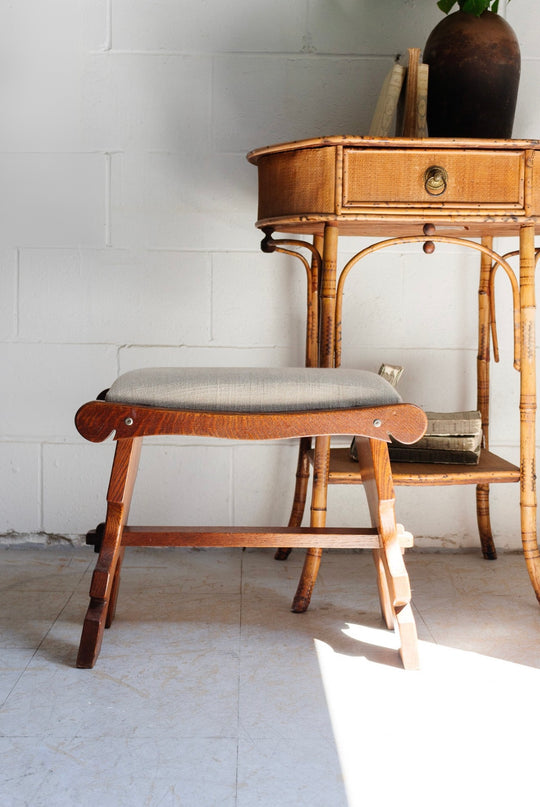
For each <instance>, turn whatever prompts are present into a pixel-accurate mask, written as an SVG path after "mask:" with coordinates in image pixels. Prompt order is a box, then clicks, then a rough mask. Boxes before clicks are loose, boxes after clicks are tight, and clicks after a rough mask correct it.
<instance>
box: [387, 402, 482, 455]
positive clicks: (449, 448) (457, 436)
mask: <svg viewBox="0 0 540 807" xmlns="http://www.w3.org/2000/svg"><path fill="white" fill-rule="evenodd" d="M426 415H427V419H428V426H427V429H426V433H425V435H424V437H422V438H421V439H420V440H418V442H416V443H413V444H412V445H404V444H403V443H398V442H397V441H395V440H392V442H391V443H390V445H389V446H388V452H389V454H390V459H392V460H395V461H396V462H430V463H443V464H458V465H477V464H478V461H479V459H480V449H481V447H482V417H481V415H480V412H477V411H472V412H426Z"/></svg>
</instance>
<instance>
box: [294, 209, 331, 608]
mask: <svg viewBox="0 0 540 807" xmlns="http://www.w3.org/2000/svg"><path fill="white" fill-rule="evenodd" d="M337 250H338V228H337V227H335V226H332V225H330V224H327V225H326V226H325V228H324V243H323V263H322V277H321V283H320V295H319V300H320V321H319V365H320V366H321V367H334V365H335V344H336V342H335V324H336V275H337ZM329 467H330V438H329V437H319V438H317V440H316V442H315V458H314V461H313V498H312V506H311V526H312V527H324V526H325V525H326V498H327V486H328V471H329ZM321 555H322V550H321V549H308V550H307V553H306V559H305V561H304V567H303V569H302V576H301V578H300V582H299V583H298V589H297V591H296V595H295V597H294V601H293V605H292V610H293V611H294V612H295V613H302V612H303V611H305V610H306V609H307V607H308V606H309V601H310V598H311V592H312V591H313V586H314V585H315V581H316V579H317V574H318V571H319V566H320V563H321Z"/></svg>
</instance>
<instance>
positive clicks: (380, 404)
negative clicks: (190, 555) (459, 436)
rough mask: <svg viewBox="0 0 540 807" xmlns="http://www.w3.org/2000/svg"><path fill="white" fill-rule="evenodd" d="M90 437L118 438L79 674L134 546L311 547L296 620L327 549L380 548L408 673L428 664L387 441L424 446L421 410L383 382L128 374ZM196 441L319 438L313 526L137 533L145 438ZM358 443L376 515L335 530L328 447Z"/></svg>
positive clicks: (176, 371)
mask: <svg viewBox="0 0 540 807" xmlns="http://www.w3.org/2000/svg"><path fill="white" fill-rule="evenodd" d="M75 421H76V425H77V429H78V430H79V432H80V434H81V435H82V436H83V437H85V438H86V439H88V440H90V441H92V442H101V441H103V440H105V439H106V438H107V437H109V436H110V435H111V434H112V433H114V439H115V440H116V451H115V457H114V461H113V467H112V471H111V477H110V483H109V489H108V493H107V515H106V520H105V522H104V523H103V524H101V525H98V527H97V528H96V530H93V531H91V532H90V533H89V534H88V536H87V542H88V543H93V544H94V548H95V549H96V551H98V552H99V558H98V560H97V564H96V568H95V570H94V574H93V577H92V583H91V586H90V605H89V608H88V611H87V614H86V618H85V621H84V626H83V631H82V637H81V643H80V647H79V654H78V658H77V666H79V667H92V666H93V665H94V663H95V661H96V659H97V657H98V654H99V651H100V647H101V641H102V637H103V632H104V628H106V627H110V625H111V624H112V621H113V619H114V615H115V609H116V602H117V597H118V590H119V583H120V569H121V565H122V559H123V555H124V550H125V548H126V547H127V546H239V547H242V546H259V547H271V546H273V547H281V546H283V545H284V544H285V543H286V545H287V546H294V547H304V548H306V549H307V550H308V551H307V553H306V560H305V563H304V569H303V572H302V577H301V579H300V583H299V585H298V589H297V592H296V596H295V599H294V602H293V610H295V611H299V612H300V611H305V610H306V608H307V607H308V605H309V602H310V598H311V592H312V589H313V586H314V584H315V580H316V577H317V572H318V567H319V564H320V558H321V553H322V549H323V548H331V547H350V548H357V547H364V548H371V549H372V550H373V552H374V558H375V562H376V567H377V575H378V585H379V594H380V599H381V607H382V611H383V616H384V618H385V620H386V623H387V625H388V627H394V626H396V627H397V630H398V632H399V636H400V640H401V650H400V652H401V656H402V660H403V663H404V666H405V667H408V668H415V667H416V666H417V665H418V657H417V640H416V629H415V625H414V618H413V616H412V610H411V606H410V585H409V579H408V575H407V572H406V569H405V565H404V561H403V557H402V550H403V547H405V546H410V545H411V544H412V536H410V535H409V534H408V533H406V532H405V531H404V530H403V528H402V527H401V526H400V525H397V524H396V521H395V514H394V492H393V484H392V475H391V469H390V462H389V459H388V450H387V442H388V441H389V440H390V435H393V436H395V437H396V439H398V440H399V441H400V442H404V443H411V442H414V441H416V440H418V439H419V438H420V437H421V436H422V434H423V433H424V431H425V427H426V417H425V415H424V413H423V412H422V410H421V409H419V408H418V407H416V406H413V405H411V404H407V403H403V402H402V400H401V397H400V395H399V394H398V393H397V391H396V390H395V389H394V388H393V387H392V386H391V385H390V384H389V383H388V382H387V381H386V380H385V379H383V378H382V377H381V376H379V375H377V374H376V373H372V372H369V371H366V370H348V369H344V368H336V369H334V368H312V367H309V368H306V367H300V368H245V367H243V368H200V367H195V368H191V367H186V368H183V367H182V368H178V367H172V368H171V367H165V368H164V367H157V368H156V367H154V368H147V369H141V370H134V371H131V372H128V373H125V374H123V375H121V376H120V377H119V378H118V379H117V380H116V381H115V382H114V383H113V384H112V386H111V387H110V388H109V389H108V390H106V391H105V392H104V393H101V395H100V396H99V397H98V399H97V400H95V401H91V402H89V403H87V404H84V406H82V407H81V408H80V409H79V411H78V413H77V415H76V419H75ZM150 435H197V436H211V437H221V438H224V439H235V440H278V439H285V438H291V437H295V438H298V437H300V438H304V439H306V438H309V439H311V438H315V448H314V452H313V467H314V481H313V492H312V504H311V523H310V527H304V528H302V527H296V528H291V527H279V528H276V527H260V528H259V527H257V528H253V527H196V528H194V527H146V526H145V527H133V526H128V524H127V519H128V513H129V506H130V502H131V497H132V492H133V486H134V483H135V478H136V474H137V466H138V460H139V455H140V450H141V444H142V438H143V437H144V436H150ZM332 435H349V436H351V435H354V436H356V437H357V443H358V455H359V462H360V468H361V472H362V480H363V483H364V489H365V491H366V495H367V500H368V504H369V509H370V514H371V522H372V523H371V526H370V527H367V528H355V529H351V528H333V529H331V528H327V527H326V497H327V486H328V463H329V448H330V437H331V436H332Z"/></svg>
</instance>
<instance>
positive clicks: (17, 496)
mask: <svg viewBox="0 0 540 807" xmlns="http://www.w3.org/2000/svg"><path fill="white" fill-rule="evenodd" d="M503 13H507V17H508V19H509V20H510V22H511V23H512V24H513V25H514V27H515V29H516V31H517V33H518V35H519V39H520V41H521V45H522V55H523V78H522V84H521V94H520V98H519V105H518V113H517V119H516V126H515V136H523V137H535V136H538V134H539V133H540V111H539V105H538V103H537V87H538V78H539V71H540V67H539V64H540V62H539V57H540V44H539V42H538V37H537V36H536V33H537V31H538V27H539V12H538V9H537V3H536V0H515V2H513V3H511V4H510V6H509V8H508V11H507V12H506V11H505V10H503ZM439 19H441V13H440V12H439V10H438V9H437V8H436V5H435V0H383V2H373V0H371V2H370V0H293V2H291V0H273V2H272V3H269V2H267V0H265V1H264V2H263V0H229V2H227V3H224V2H222V1H220V0H190V2H188V1H187V0H46V2H44V1H43V0H17V2H5V3H3V6H2V26H1V28H2V45H1V50H0V52H1V53H2V69H1V75H2V80H1V83H2V107H3V114H2V123H1V125H0V175H1V177H2V181H1V184H0V195H1V225H0V267H1V271H0V366H1V376H2V379H3V394H2V417H1V434H0V440H1V442H0V452H1V463H0V490H1V495H0V533H1V534H2V536H3V538H2V540H3V541H4V542H6V541H28V540H32V541H43V542H45V541H47V540H51V538H58V539H60V540H77V538H78V536H80V534H81V533H84V532H86V530H87V529H88V528H90V527H93V526H95V524H96V523H97V522H98V521H100V520H101V519H102V517H103V512H104V507H103V501H104V494H105V490H106V484H107V473H108V467H109V462H110V459H111V456H112V445H111V443H108V444H104V445H99V446H96V445H91V444H88V443H86V442H85V441H83V440H82V439H81V438H79V436H78V435H77V433H76V431H75V429H74V426H73V416H74V413H75V411H76V409H77V408H78V406H79V405H80V404H81V403H83V402H84V401H86V400H89V399H92V398H94V397H95V395H96V394H97V393H98V392H99V391H100V390H101V389H103V388H104V387H106V386H108V385H109V384H110V383H111V381H112V380H113V379H114V377H115V376H116V375H117V373H118V372H121V371H124V370H127V369H130V368H133V367H135V366H138V365H140V366H144V365H162V364H189V365H195V364H203V365H214V364H215V365H231V364H241V365H294V364H301V363H302V360H303V327H304V325H303V317H304V309H303V303H304V282H305V279H304V277H303V270H302V268H301V266H300V264H299V263H298V262H296V261H293V260H292V259H291V260H289V259H287V258H285V257H284V256H268V255H263V254H262V253H260V251H259V240H260V235H259V233H258V232H257V231H256V230H255V228H254V227H253V222H254V219H255V216H256V203H257V198H256V197H257V194H256V170H255V168H253V167H252V166H250V165H248V163H247V162H246V160H245V153H246V152H247V151H248V150H249V149H251V148H254V147H258V146H262V145H266V144H268V143H272V142H277V141H282V140H292V139H297V138H303V137H311V136H315V135H321V134H341V133H351V134H363V133H365V132H366V131H367V128H368V126H369V121H370V118H371V115H372V112H373V108H374V104H375V100H376V97H377V94H378V92H379V88H380V85H381V82H382V79H383V77H384V75H385V74H386V72H387V70H388V68H389V67H390V65H391V63H392V61H393V59H394V58H395V56H396V54H397V53H403V52H405V51H406V48H407V47H408V46H419V47H422V46H423V44H424V42H425V40H426V38H427V35H428V33H429V31H430V30H431V29H432V28H433V26H434V25H435V23H436V22H437V21H438V20H439ZM355 246H357V244H353V242H352V241H351V242H349V243H347V244H345V245H343V259H345V257H346V255H347V253H348V252H351V253H352V252H353V251H354V249H355ZM499 282H500V290H499V312H500V313H499V317H500V339H501V344H502V360H501V364H500V366H499V367H497V368H496V371H495V372H494V378H493V401H494V405H493V416H492V424H493V434H492V443H493V446H494V447H495V448H497V449H499V448H500V449H501V450H504V452H505V453H506V454H507V455H508V456H509V458H513V459H515V458H516V457H517V455H518V449H517V439H518V411H517V401H518V395H517V375H516V374H515V372H514V371H513V370H512V367H511V364H512V357H511V321H510V318H511V315H510V306H509V297H508V289H507V288H506V287H505V283H504V280H503V279H502V278H501V280H500V281H499ZM476 285H477V261H476V258H475V256H474V255H471V254H462V253H455V252H454V251H451V250H445V249H443V248H438V249H437V253H436V255H435V256H430V257H427V256H424V255H423V253H421V252H419V250H417V249H414V250H412V249H403V250H396V251H394V252H393V253H391V254H390V253H386V254H384V255H383V254H382V253H379V254H377V255H376V256H374V257H373V258H372V259H371V260H370V262H369V263H366V264H365V266H364V267H363V268H362V269H361V270H360V269H358V270H357V271H356V273H355V274H354V275H353V276H352V277H351V280H350V283H349V287H348V290H347V295H346V305H345V351H344V357H343V360H344V361H343V363H344V364H346V365H349V366H363V367H369V368H373V369H377V368H378V366H379V364H380V362H381V361H382V360H385V361H389V362H394V363H400V364H403V365H404V366H405V367H406V374H405V376H404V379H403V382H402V390H403V393H404V395H405V396H406V397H408V398H410V399H412V400H414V401H416V402H418V403H420V404H421V405H423V406H425V407H427V408H432V409H437V408H441V409H445V408H462V407H463V408H472V407H474V405H475V391H474V370H475V357H476V325H475V321H476ZM177 442H181V441H177ZM196 442H197V441H194V440H191V441H189V442H186V441H184V443H186V445H187V447H186V449H185V450H184V451H183V452H180V451H175V450H173V449H172V447H171V444H170V443H169V444H168V445H166V444H165V441H160V442H158V441H154V443H153V444H152V445H151V446H150V447H149V448H148V450H147V451H146V453H145V454H144V455H143V457H144V459H143V465H142V477H141V483H143V484H141V485H139V488H138V491H137V493H138V495H137V496H136V500H135V503H134V506H133V509H132V513H133V516H134V518H138V519H141V520H142V521H148V520H152V521H154V522H157V523H159V522H161V523H167V522H169V523H181V522H185V523H187V522H190V521H191V522H197V521H199V522H201V521H202V522H204V523H223V522H226V521H227V520H232V521H234V522H236V523H240V522H245V523H249V522H256V521H257V520H258V521H274V522H276V523H277V522H281V521H283V519H284V518H286V516H287V514H288V509H289V502H290V497H291V493H292V473H293V469H294V466H295V457H296V450H295V449H294V448H293V447H292V446H282V445H278V444H272V445H266V446H260V445H256V446H255V445H246V444H244V445H241V444H236V445H229V444H227V445H224V444H216V445H214V446H212V445H208V442H206V443H205V444H203V445H202V446H198V445H196ZM361 496H362V494H361V489H360V488H349V487H345V488H337V487H336V488H333V489H332V490H331V499H330V518H331V519H332V520H333V521H334V523H343V524H348V523H353V522H354V520H355V517H356V516H355V512H356V510H355V508H356V507H357V502H359V501H360V500H361ZM186 507H187V510H186V509H185V508H186ZM398 508H399V516H400V519H401V520H403V521H404V522H405V523H406V524H407V526H408V527H409V528H410V529H412V530H413V531H414V532H415V533H416V535H417V536H418V543H419V544H420V545H423V546H455V545H460V546H465V545H476V543H477V538H476V528H475V514H474V491H473V490H472V489H459V488H448V489H439V490H437V489H429V490H415V489H400V490H399V492H398ZM493 515H494V525H495V529H496V538H497V543H498V545H499V547H501V548H504V547H517V546H519V511H518V490H517V486H504V487H501V488H499V489H497V490H496V491H495V492H494V495H493Z"/></svg>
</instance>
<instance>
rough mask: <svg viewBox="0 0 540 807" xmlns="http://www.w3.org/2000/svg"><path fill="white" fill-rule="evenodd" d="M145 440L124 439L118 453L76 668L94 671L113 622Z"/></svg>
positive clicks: (115, 459) (112, 472)
mask: <svg viewBox="0 0 540 807" xmlns="http://www.w3.org/2000/svg"><path fill="white" fill-rule="evenodd" d="M141 442H142V438H140V437H137V438H135V439H123V440H118V441H117V443H116V451H115V455H114V462H113V467H112V471H111V478H110V482H109V490H108V492H107V518H106V521H105V529H104V534H103V541H102V544H101V549H100V552H99V558H98V561H97V564H96V568H95V569H94V573H93V575H92V582H91V585H90V605H89V607H88V611H87V612H86V617H85V620H84V624H83V629H82V635H81V642H80V645H79V653H78V656H77V667H82V668H90V667H93V666H94V664H95V662H96V659H97V657H98V655H99V651H100V649H101V642H102V639H103V631H104V629H105V627H108V626H110V624H111V623H112V620H113V618H114V610H115V606H116V599H117V596H118V587H119V575H120V564H121V560H122V556H123V550H122V547H121V542H122V531H123V528H124V525H125V523H126V521H127V517H128V513H129V506H130V503H131V496H132V492H133V485H134V483H135V477H136V474H137V468H138V464H139V456H140V451H141Z"/></svg>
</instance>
